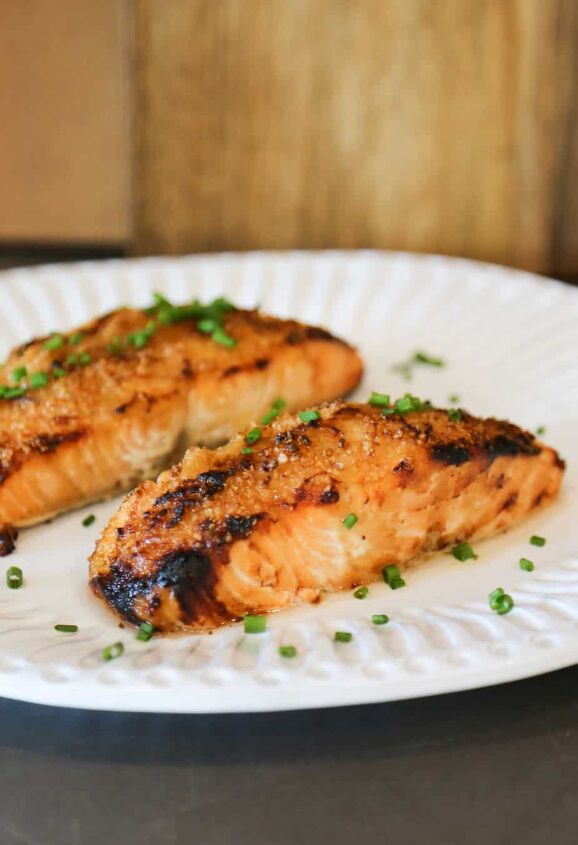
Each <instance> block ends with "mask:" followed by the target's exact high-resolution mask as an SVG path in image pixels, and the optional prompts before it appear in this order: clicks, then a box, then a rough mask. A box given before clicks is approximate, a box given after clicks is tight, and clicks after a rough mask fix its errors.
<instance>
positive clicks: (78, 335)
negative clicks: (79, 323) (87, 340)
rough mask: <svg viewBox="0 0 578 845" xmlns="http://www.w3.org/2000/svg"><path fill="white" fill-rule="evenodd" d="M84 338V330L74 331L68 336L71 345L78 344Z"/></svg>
mask: <svg viewBox="0 0 578 845" xmlns="http://www.w3.org/2000/svg"><path fill="white" fill-rule="evenodd" d="M82 340H84V334H83V333H82V332H73V333H72V334H71V335H69V337H68V343H69V344H70V346H78V344H79V343H80V342H81V341H82Z"/></svg>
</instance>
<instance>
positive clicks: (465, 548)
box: [452, 542, 478, 563]
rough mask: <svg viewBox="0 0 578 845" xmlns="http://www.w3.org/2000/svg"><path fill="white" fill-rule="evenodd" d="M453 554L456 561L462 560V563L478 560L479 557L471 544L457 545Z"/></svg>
mask: <svg viewBox="0 0 578 845" xmlns="http://www.w3.org/2000/svg"><path fill="white" fill-rule="evenodd" d="M452 554H453V556H454V557H455V559H456V560H460V561H461V562H462V563H463V562H464V561H466V560H477V559H478V555H477V554H476V553H475V552H474V550H473V549H472V547H471V546H470V544H469V543H466V542H463V543H458V544H457V545H455V546H454V547H453V549H452Z"/></svg>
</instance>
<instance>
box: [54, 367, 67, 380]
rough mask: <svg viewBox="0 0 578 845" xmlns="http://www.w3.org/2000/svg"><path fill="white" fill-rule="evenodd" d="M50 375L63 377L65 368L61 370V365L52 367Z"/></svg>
mask: <svg viewBox="0 0 578 845" xmlns="http://www.w3.org/2000/svg"><path fill="white" fill-rule="evenodd" d="M52 375H53V376H54V378H63V377H64V376H65V375H66V370H63V369H62V367H53V368H52Z"/></svg>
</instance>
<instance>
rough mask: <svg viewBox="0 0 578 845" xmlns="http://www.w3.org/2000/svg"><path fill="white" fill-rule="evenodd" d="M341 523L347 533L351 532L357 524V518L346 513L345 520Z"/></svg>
mask: <svg viewBox="0 0 578 845" xmlns="http://www.w3.org/2000/svg"><path fill="white" fill-rule="evenodd" d="M341 521H342V523H343V525H345V527H346V528H347V529H348V531H351V529H352V528H353V526H354V525H355V524H356V523H357V522H359V517H358V516H357V515H356V514H354V513H348V514H347V516H346V517H345V519H342V520H341Z"/></svg>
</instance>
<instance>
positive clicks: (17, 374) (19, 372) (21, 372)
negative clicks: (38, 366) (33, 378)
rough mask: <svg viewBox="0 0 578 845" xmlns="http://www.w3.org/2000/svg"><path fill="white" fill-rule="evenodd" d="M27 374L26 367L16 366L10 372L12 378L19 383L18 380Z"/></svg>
mask: <svg viewBox="0 0 578 845" xmlns="http://www.w3.org/2000/svg"><path fill="white" fill-rule="evenodd" d="M27 375H28V370H27V369H26V367H15V368H14V369H13V370H12V372H11V373H10V378H11V379H12V381H14V382H16V384H18V382H20V381H22V380H23V379H25V378H26V376H27Z"/></svg>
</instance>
